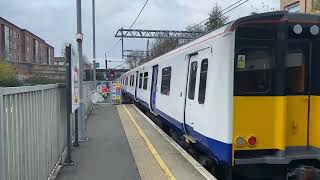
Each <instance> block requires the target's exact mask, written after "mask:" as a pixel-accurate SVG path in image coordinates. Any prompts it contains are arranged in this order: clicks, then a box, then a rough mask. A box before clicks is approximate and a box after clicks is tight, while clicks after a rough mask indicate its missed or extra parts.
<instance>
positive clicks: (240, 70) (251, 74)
mask: <svg viewBox="0 0 320 180" xmlns="http://www.w3.org/2000/svg"><path fill="white" fill-rule="evenodd" d="M272 57H273V54H272V50H271V49H269V48H245V49H241V50H240V51H239V52H238V56H237V61H236V68H235V69H236V70H235V91H236V93H237V94H238V93H240V94H265V93H268V92H269V91H270V90H271V62H272Z"/></svg>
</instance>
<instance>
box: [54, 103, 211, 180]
mask: <svg viewBox="0 0 320 180" xmlns="http://www.w3.org/2000/svg"><path fill="white" fill-rule="evenodd" d="M87 133H88V138H89V140H88V141H87V142H83V143H80V146H81V147H80V148H75V149H74V150H73V153H72V158H73V160H74V161H75V162H76V163H77V166H76V167H71V168H61V170H60V172H59V174H58V176H57V178H56V179H57V180H88V179H90V180H100V179H101V180H105V179H110V180H139V179H142V180H166V179H170V180H174V179H181V180H198V179H199V180H203V179H215V178H214V177H213V176H212V175H211V174H210V173H209V172H208V171H207V170H206V169H204V168H203V167H202V166H201V165H200V164H199V163H198V162H197V161H195V160H194V159H193V158H192V157H191V156H190V155H189V154H188V153H187V152H185V151H184V150H183V149H182V148H181V147H180V146H179V145H178V144H176V143H175V141H173V140H172V139H171V138H170V137H169V136H168V135H167V134H165V133H164V132H163V131H162V130H161V129H160V128H159V127H158V126H156V125H155V124H154V123H153V122H152V121H151V120H150V119H149V118H148V117H147V116H145V115H144V114H143V113H142V112H141V111H140V110H139V109H138V108H136V107H135V106H134V105H131V104H127V105H118V106H114V105H110V104H98V105H96V106H95V107H94V109H93V110H92V112H91V114H90V115H89V117H88V120H87Z"/></svg>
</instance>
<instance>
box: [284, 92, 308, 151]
mask: <svg viewBox="0 0 320 180" xmlns="http://www.w3.org/2000/svg"><path fill="white" fill-rule="evenodd" d="M308 101H309V97H308V96H287V122H286V124H287V125H286V132H287V133H286V146H307V144H308Z"/></svg>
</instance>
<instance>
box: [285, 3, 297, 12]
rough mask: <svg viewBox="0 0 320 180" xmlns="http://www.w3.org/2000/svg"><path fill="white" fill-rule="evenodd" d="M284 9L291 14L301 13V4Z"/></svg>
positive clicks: (294, 4)
mask: <svg viewBox="0 0 320 180" xmlns="http://www.w3.org/2000/svg"><path fill="white" fill-rule="evenodd" d="M284 9H285V10H286V11H288V12H290V13H299V12H300V2H296V3H293V4H290V5H288V6H286V7H285V8H284Z"/></svg>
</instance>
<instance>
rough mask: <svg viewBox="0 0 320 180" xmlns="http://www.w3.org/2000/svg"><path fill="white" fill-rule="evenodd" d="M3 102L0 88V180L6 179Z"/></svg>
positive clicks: (0, 88)
mask: <svg viewBox="0 0 320 180" xmlns="http://www.w3.org/2000/svg"><path fill="white" fill-rule="evenodd" d="M4 111H5V109H4V102H3V88H2V87H0V164H1V167H2V168H0V179H7V178H6V168H5V167H6V161H5V147H6V145H5V144H4V143H5V139H4V138H5V135H4V130H5V127H4Z"/></svg>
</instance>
